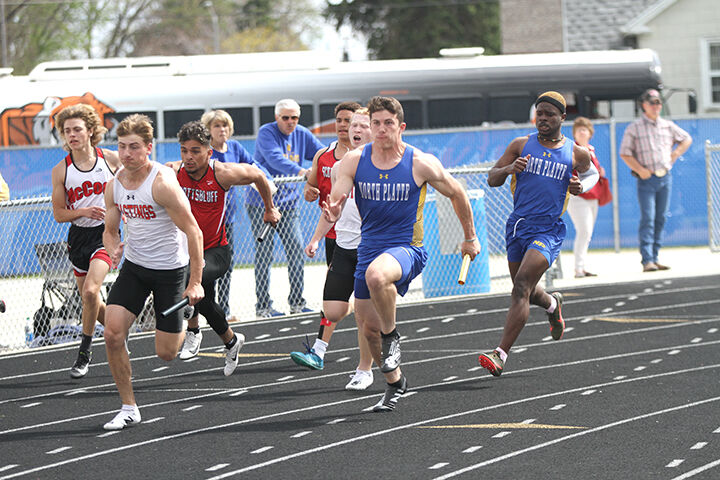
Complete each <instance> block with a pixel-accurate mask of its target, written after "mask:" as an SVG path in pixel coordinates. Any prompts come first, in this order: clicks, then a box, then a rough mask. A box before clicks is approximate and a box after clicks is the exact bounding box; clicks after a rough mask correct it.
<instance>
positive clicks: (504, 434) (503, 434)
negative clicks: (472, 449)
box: [492, 431, 510, 438]
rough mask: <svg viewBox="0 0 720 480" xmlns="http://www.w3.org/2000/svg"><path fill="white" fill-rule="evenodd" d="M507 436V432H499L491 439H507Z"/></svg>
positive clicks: (508, 433)
mask: <svg viewBox="0 0 720 480" xmlns="http://www.w3.org/2000/svg"><path fill="white" fill-rule="evenodd" d="M508 435H510V432H507V431H505V432H499V433H496V434H495V435H493V436H492V438H503V437H507V436H508Z"/></svg>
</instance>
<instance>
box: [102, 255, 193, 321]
mask: <svg viewBox="0 0 720 480" xmlns="http://www.w3.org/2000/svg"><path fill="white" fill-rule="evenodd" d="M186 274H187V267H180V268H176V269H173V270H153V269H150V268H145V267H141V266H140V265H137V264H134V263H132V262H131V261H129V260H127V259H125V262H124V263H123V266H122V268H121V269H120V273H119V274H118V277H117V279H116V280H115V283H113V286H112V289H110V294H109V295H108V299H107V304H108V305H120V306H122V307H125V308H126V309H128V310H129V311H130V312H132V313H133V315H135V316H136V317H137V316H138V315H140V312H141V311H142V309H143V307H144V306H145V300H146V299H147V297H148V295H149V294H150V292H152V293H153V303H154V307H155V322H156V328H157V329H158V330H160V331H163V332H168V333H179V332H180V331H182V326H183V316H182V315H183V309H182V308H181V309H180V310H178V311H177V312H175V313H173V314H172V315H170V316H168V317H167V318H162V316H161V315H160V312H162V311H163V310H166V309H168V308H170V307H172V306H173V305H175V304H176V303H178V302H179V301H180V300H181V299H182V294H183V292H184V291H185V286H186V285H187V277H186Z"/></svg>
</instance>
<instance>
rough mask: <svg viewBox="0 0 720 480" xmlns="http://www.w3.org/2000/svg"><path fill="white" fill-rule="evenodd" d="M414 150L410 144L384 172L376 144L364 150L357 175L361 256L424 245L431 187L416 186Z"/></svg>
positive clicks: (356, 194)
mask: <svg viewBox="0 0 720 480" xmlns="http://www.w3.org/2000/svg"><path fill="white" fill-rule="evenodd" d="M413 151H414V149H413V148H412V147H411V146H410V145H406V147H405V153H404V154H403V156H402V159H401V160H400V163H398V164H397V165H395V166H394V167H393V168H391V169H389V170H380V169H379V168H377V167H376V166H375V165H373V163H372V159H371V154H372V144H368V145H366V146H365V147H364V148H363V151H362V154H361V155H360V160H359V162H358V166H357V171H356V172H355V203H356V204H357V207H358V211H359V212H360V217H361V218H362V227H361V233H362V237H361V240H360V246H359V247H358V256H360V255H362V254H363V252H374V251H379V250H386V249H388V248H390V247H396V246H404V245H411V246H415V247H422V246H423V207H424V205H425V191H426V188H427V187H426V185H427V184H423V185H422V187H418V186H417V184H416V183H415V179H414V178H413V174H412V167H413Z"/></svg>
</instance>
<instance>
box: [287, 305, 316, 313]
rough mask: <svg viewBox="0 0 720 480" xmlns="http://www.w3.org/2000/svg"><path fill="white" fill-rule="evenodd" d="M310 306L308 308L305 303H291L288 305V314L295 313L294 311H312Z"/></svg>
mask: <svg viewBox="0 0 720 480" xmlns="http://www.w3.org/2000/svg"><path fill="white" fill-rule="evenodd" d="M314 311H315V310H313V309H312V308H308V307H306V306H305V305H293V306H291V307H290V314H291V315H295V314H296V313H310V312H314Z"/></svg>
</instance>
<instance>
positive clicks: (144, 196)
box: [113, 162, 190, 270]
mask: <svg viewBox="0 0 720 480" xmlns="http://www.w3.org/2000/svg"><path fill="white" fill-rule="evenodd" d="M151 163H152V170H151V171H150V173H149V174H148V176H147V178H146V179H145V181H144V182H143V183H142V185H140V187H138V188H137V189H136V190H128V189H126V188H125V187H124V186H123V185H122V183H120V181H119V179H118V181H116V182H115V187H114V191H113V197H114V198H113V200H114V201H115V205H117V207H118V209H119V210H120V213H121V214H122V215H123V216H124V217H125V218H126V219H127V230H126V238H125V258H126V259H128V260H130V261H131V262H133V263H134V264H136V265H140V266H141V267H145V268H149V269H152V270H174V269H176V268H180V267H184V266H185V265H187V264H188V261H189V259H190V257H189V255H188V249H187V237H186V236H185V234H184V233H183V232H182V231H180V229H179V228H177V226H176V225H175V223H173V221H172V220H171V219H170V216H169V215H168V213H167V211H166V210H165V208H163V207H162V206H160V205H158V203H157V202H156V201H155V199H154V198H153V196H152V185H153V182H154V181H155V177H157V175H158V171H159V167H160V164H159V163H157V162H151Z"/></svg>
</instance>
